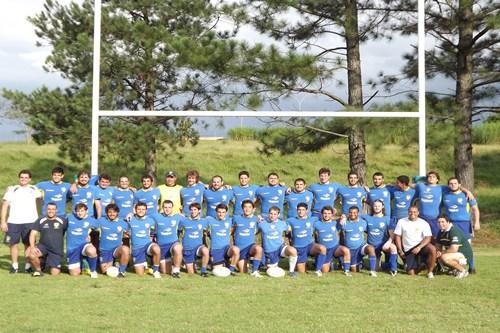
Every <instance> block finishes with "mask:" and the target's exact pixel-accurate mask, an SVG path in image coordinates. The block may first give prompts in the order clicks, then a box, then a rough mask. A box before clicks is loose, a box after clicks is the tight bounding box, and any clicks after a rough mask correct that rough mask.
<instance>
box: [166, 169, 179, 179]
mask: <svg viewBox="0 0 500 333" xmlns="http://www.w3.org/2000/svg"><path fill="white" fill-rule="evenodd" d="M165 177H177V174H176V173H175V171H172V170H170V171H169V172H167V173H166V174H165Z"/></svg>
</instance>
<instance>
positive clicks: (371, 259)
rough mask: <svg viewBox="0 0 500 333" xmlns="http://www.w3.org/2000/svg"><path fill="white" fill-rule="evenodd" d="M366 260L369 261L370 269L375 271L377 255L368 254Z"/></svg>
mask: <svg viewBox="0 0 500 333" xmlns="http://www.w3.org/2000/svg"><path fill="white" fill-rule="evenodd" d="M368 262H369V263H370V271H372V272H373V271H375V268H376V267H377V257H376V256H368Z"/></svg>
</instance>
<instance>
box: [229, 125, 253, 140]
mask: <svg viewBox="0 0 500 333" xmlns="http://www.w3.org/2000/svg"><path fill="white" fill-rule="evenodd" d="M227 135H228V136H229V138H230V139H231V140H235V141H249V140H257V137H258V133H257V129H255V128H248V127H243V128H231V129H230V130H229V131H228V132H227Z"/></svg>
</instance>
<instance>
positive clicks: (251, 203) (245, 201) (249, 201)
mask: <svg viewBox="0 0 500 333" xmlns="http://www.w3.org/2000/svg"><path fill="white" fill-rule="evenodd" d="M246 204H250V205H252V207H253V208H255V204H254V203H253V201H252V200H248V199H245V200H243V201H242V202H241V208H243V206H245V205H246Z"/></svg>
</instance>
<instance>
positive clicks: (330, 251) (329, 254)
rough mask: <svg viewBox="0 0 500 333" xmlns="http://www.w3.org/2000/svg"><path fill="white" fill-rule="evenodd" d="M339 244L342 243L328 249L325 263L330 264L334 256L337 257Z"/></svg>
mask: <svg viewBox="0 0 500 333" xmlns="http://www.w3.org/2000/svg"><path fill="white" fill-rule="evenodd" d="M339 246H340V245H337V246H334V247H331V248H327V249H326V256H325V264H329V263H330V262H331V261H332V260H333V258H337V257H335V251H337V249H338V248H339Z"/></svg>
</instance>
